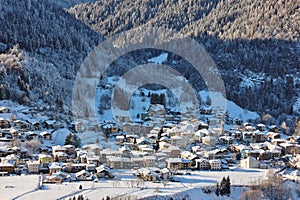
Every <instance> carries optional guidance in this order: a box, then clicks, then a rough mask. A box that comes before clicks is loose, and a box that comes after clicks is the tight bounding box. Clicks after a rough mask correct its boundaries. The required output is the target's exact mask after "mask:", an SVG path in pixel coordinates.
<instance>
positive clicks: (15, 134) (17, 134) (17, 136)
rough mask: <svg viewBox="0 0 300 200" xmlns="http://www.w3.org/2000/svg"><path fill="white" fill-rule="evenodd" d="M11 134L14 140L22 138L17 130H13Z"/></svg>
mask: <svg viewBox="0 0 300 200" xmlns="http://www.w3.org/2000/svg"><path fill="white" fill-rule="evenodd" d="M9 132H10V134H11V136H12V137H13V138H19V137H20V131H18V130H17V129H14V128H11V129H10V131H9Z"/></svg>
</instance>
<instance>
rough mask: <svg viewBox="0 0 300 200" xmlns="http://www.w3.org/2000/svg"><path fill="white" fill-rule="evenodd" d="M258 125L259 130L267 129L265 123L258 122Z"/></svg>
mask: <svg viewBox="0 0 300 200" xmlns="http://www.w3.org/2000/svg"><path fill="white" fill-rule="evenodd" d="M256 127H257V130H259V131H265V129H266V125H264V124H257V125H256Z"/></svg>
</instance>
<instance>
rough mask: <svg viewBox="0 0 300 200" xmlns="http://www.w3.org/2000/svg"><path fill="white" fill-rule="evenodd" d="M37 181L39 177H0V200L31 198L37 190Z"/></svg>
mask: <svg viewBox="0 0 300 200" xmlns="http://www.w3.org/2000/svg"><path fill="white" fill-rule="evenodd" d="M39 181H40V176H39V175H28V176H11V177H0V199H3V200H4V199H16V198H21V199H22V197H23V196H27V195H29V196H31V195H33V194H35V193H36V191H37V190H38V188H39ZM31 197H33V196H31ZM32 199H33V198H32Z"/></svg>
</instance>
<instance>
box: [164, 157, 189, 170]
mask: <svg viewBox="0 0 300 200" xmlns="http://www.w3.org/2000/svg"><path fill="white" fill-rule="evenodd" d="M166 162H167V168H169V169H173V170H178V169H190V168H191V164H192V162H191V160H188V159H183V158H168V159H167V160H166Z"/></svg>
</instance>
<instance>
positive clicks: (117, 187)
mask: <svg viewBox="0 0 300 200" xmlns="http://www.w3.org/2000/svg"><path fill="white" fill-rule="evenodd" d="M265 174H266V170H242V169H236V170H235V171H193V172H192V174H191V175H181V176H177V178H178V179H179V180H180V182H169V183H168V184H167V185H166V187H164V185H163V183H152V182H144V184H141V183H140V185H139V187H137V179H136V177H135V176H133V171H120V172H119V174H118V180H119V181H116V180H109V181H107V180H100V181H99V182H88V181H83V182H72V183H62V184H45V185H43V187H42V190H35V189H36V188H37V186H38V180H39V176H37V175H36V176H18V177H0V183H1V184H0V186H1V189H0V195H1V197H5V198H4V199H14V198H17V197H18V198H17V199H24V200H26V199H28V200H34V199H43V200H48V199H49V200H53V199H69V198H70V197H73V196H76V195H79V194H82V195H83V196H85V197H88V198H89V199H92V200H93V199H102V198H103V197H104V198H105V197H106V196H110V197H125V196H126V197H128V196H131V197H134V198H136V197H137V198H139V199H140V198H145V197H150V196H156V195H158V196H160V198H161V199H163V197H165V196H172V197H175V199H176V196H177V197H184V196H187V195H188V196H189V199H197V198H196V197H199V195H201V198H202V197H203V198H202V199H207V198H208V199H209V198H212V197H215V196H214V194H206V193H203V192H202V190H201V189H200V188H201V187H205V186H214V185H215V184H216V183H217V182H219V181H221V179H222V178H223V177H224V176H226V177H227V176H228V175H229V177H230V179H231V183H232V185H241V186H243V185H246V186H247V185H250V184H252V183H253V182H255V181H256V180H257V179H261V178H263V177H264V176H265ZM6 185H11V186H13V188H5V186H6ZM79 185H82V188H83V189H82V190H79ZM132 186H133V187H132ZM10 190H11V191H10ZM241 192H242V189H241V188H240V187H233V188H232V194H231V198H232V199H238V197H239V196H240V194H241ZM0 199H1V198H0Z"/></svg>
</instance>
